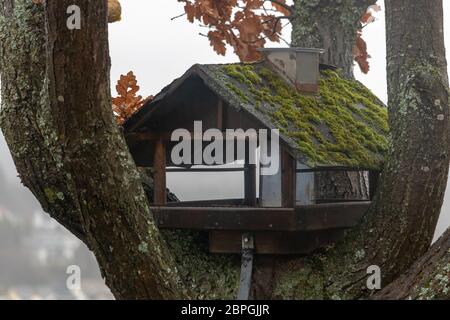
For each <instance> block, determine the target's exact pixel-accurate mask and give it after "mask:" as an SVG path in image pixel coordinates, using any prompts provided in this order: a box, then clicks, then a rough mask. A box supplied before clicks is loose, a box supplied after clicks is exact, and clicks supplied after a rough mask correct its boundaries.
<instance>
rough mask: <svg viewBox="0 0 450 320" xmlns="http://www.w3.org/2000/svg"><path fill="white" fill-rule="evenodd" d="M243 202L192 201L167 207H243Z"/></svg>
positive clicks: (236, 200)
mask: <svg viewBox="0 0 450 320" xmlns="http://www.w3.org/2000/svg"><path fill="white" fill-rule="evenodd" d="M244 205H245V200H244V199H243V198H239V199H217V200H216V199H214V200H194V201H179V202H169V203H167V206H169V207H221V206H244Z"/></svg>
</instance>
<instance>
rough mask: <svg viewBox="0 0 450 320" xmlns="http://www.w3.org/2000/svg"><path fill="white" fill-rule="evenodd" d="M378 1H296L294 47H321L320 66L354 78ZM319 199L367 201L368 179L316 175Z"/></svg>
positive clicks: (344, 174)
mask: <svg viewBox="0 0 450 320" xmlns="http://www.w3.org/2000/svg"><path fill="white" fill-rule="evenodd" d="M375 3H376V0H364V1H361V0H358V1H355V0H345V1H330V0H316V1H310V0H295V1H294V13H293V18H292V19H291V22H292V35H291V39H292V46H294V47H312V48H321V49H324V50H325V52H324V53H323V54H322V55H321V56H320V61H321V63H325V64H330V65H334V66H337V67H339V68H340V69H341V70H342V73H343V74H344V75H345V76H346V77H349V78H353V77H354V75H353V66H354V56H353V49H354V46H355V43H356V35H357V32H358V29H359V28H360V27H361V23H360V20H361V17H362V15H363V14H364V12H366V10H367V8H368V7H369V6H370V5H373V4H375ZM315 185H316V198H317V199H318V200H321V199H327V200H325V201H332V200H334V201H339V200H355V199H359V200H368V198H369V193H368V189H369V188H368V187H369V186H368V180H367V178H366V177H364V174H363V173H358V172H326V173H316V174H315Z"/></svg>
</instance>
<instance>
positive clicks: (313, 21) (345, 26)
mask: <svg viewBox="0 0 450 320" xmlns="http://www.w3.org/2000/svg"><path fill="white" fill-rule="evenodd" d="M375 3H376V0H343V1H333V0H314V1H311V0H294V17H293V19H292V20H291V21H292V37H291V38H292V46H294V47H311V48H320V49H324V50H325V52H324V54H322V55H321V62H322V63H325V64H330V65H334V66H337V67H339V68H341V69H342V71H343V74H344V75H346V76H347V77H350V78H353V65H354V56H353V48H354V46H355V43H356V35H357V30H358V29H359V28H360V27H361V24H360V20H361V17H362V15H363V14H364V12H365V11H366V10H367V8H368V7H369V6H370V5H373V4H375Z"/></svg>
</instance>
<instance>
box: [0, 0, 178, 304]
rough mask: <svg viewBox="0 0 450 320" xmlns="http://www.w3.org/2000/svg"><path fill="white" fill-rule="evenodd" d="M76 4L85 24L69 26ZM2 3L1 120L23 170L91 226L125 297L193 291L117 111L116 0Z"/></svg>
mask: <svg viewBox="0 0 450 320" xmlns="http://www.w3.org/2000/svg"><path fill="white" fill-rule="evenodd" d="M71 5H78V6H79V7H80V8H81V13H82V28H81V29H80V30H69V29H68V28H67V26H66V20H67V18H68V15H67V14H66V11H67V8H68V7H69V6H71ZM0 8H1V10H2V11H1V30H2V32H1V36H0V37H2V40H4V41H2V46H1V47H2V51H1V72H2V105H3V106H2V115H1V125H2V130H3V132H4V135H5V137H6V139H7V142H8V145H9V146H10V148H11V151H12V154H13V157H14V160H15V163H16V165H17V169H18V171H19V173H20V175H21V178H22V180H23V181H24V183H25V184H26V185H27V186H28V187H29V188H30V189H31V190H32V191H33V193H34V194H35V195H36V197H37V198H38V199H39V201H40V202H41V203H43V204H45V205H47V206H48V207H47V209H49V211H50V213H51V214H53V216H54V217H55V218H58V221H60V222H61V223H62V224H63V225H65V226H67V227H68V228H70V229H71V230H72V231H74V230H75V231H76V232H77V233H78V234H79V235H81V236H82V238H83V239H84V241H85V242H86V243H87V245H88V246H89V248H90V249H91V250H92V251H93V252H94V253H95V255H96V257H97V260H98V262H99V264H100V267H101V270H102V273H103V275H104V276H105V278H106V283H107V285H108V286H109V287H110V288H111V290H112V292H113V294H114V295H115V296H116V297H117V298H127V299H137V298H146V299H151V298H160V299H161V298H183V297H186V296H187V292H186V290H185V289H184V286H183V285H182V282H181V280H180V278H179V277H178V274H177V268H176V265H175V263H174V260H173V259H172V256H171V254H170V252H169V251H168V249H167V248H166V246H165V244H164V241H162V239H161V237H160V234H159V231H158V230H157V228H156V227H155V224H154V221H153V219H152V216H151V215H150V212H149V210H148V204H147V201H146V198H145V195H144V191H143V189H142V185H141V184H140V181H139V177H138V174H137V171H136V167H135V165H134V163H133V160H132V158H131V156H130V154H129V152H128V150H127V147H126V144H125V142H124V139H123V137H122V136H121V134H120V133H119V130H118V128H117V126H116V124H115V122H114V120H113V116H112V112H111V99H110V93H109V90H110V89H109V88H110V84H109V67H110V62H109V52H108V29H107V1H106V0H102V1H83V0H79V1H72V0H70V1H68V0H66V1H63V0H61V1H47V2H46V7H45V10H44V12H42V8H40V7H39V6H38V5H36V4H33V3H32V2H31V1H28V0H15V1H14V0H7V1H3V7H0ZM43 17H45V24H46V25H45V30H46V31H47V34H46V35H45V38H44V36H43V32H42V31H43V21H44V20H43ZM44 39H45V40H46V41H43V40H44ZM45 44H47V46H46V50H45V49H44V48H45ZM43 55H44V57H45V56H46V57H47V64H46V67H47V68H45V64H43V62H42V61H43ZM18 57H20V58H18ZM27 59H30V60H31V61H27ZM44 61H45V59H44ZM22 63H24V64H25V65H22ZM34 63H36V65H35V64H34ZM35 76H36V77H35ZM53 166H54V167H53ZM65 208H68V211H67V212H66V211H65ZM74 221H75V222H74ZM80 222H81V223H80ZM80 225H81V227H79V226H80Z"/></svg>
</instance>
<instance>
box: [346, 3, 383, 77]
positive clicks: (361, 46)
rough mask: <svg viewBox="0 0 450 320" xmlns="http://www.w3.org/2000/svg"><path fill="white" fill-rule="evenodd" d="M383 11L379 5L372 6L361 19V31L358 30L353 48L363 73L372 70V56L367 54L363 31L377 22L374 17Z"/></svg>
mask: <svg viewBox="0 0 450 320" xmlns="http://www.w3.org/2000/svg"><path fill="white" fill-rule="evenodd" d="M380 10H381V7H380V6H379V5H377V4H375V5H372V6H370V7H369V8H368V9H367V11H366V12H365V13H364V14H363V16H362V17H361V24H362V27H361V29H359V30H358V35H357V37H356V43H355V46H354V47H353V56H354V59H355V61H356V63H358V66H359V68H360V69H361V71H362V72H364V73H368V72H369V69H370V65H369V58H370V55H369V53H368V52H367V43H366V41H364V39H363V38H362V29H363V28H364V27H365V26H367V25H368V24H370V23H372V22H374V21H375V17H374V16H373V13H374V12H379V11H380Z"/></svg>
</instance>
